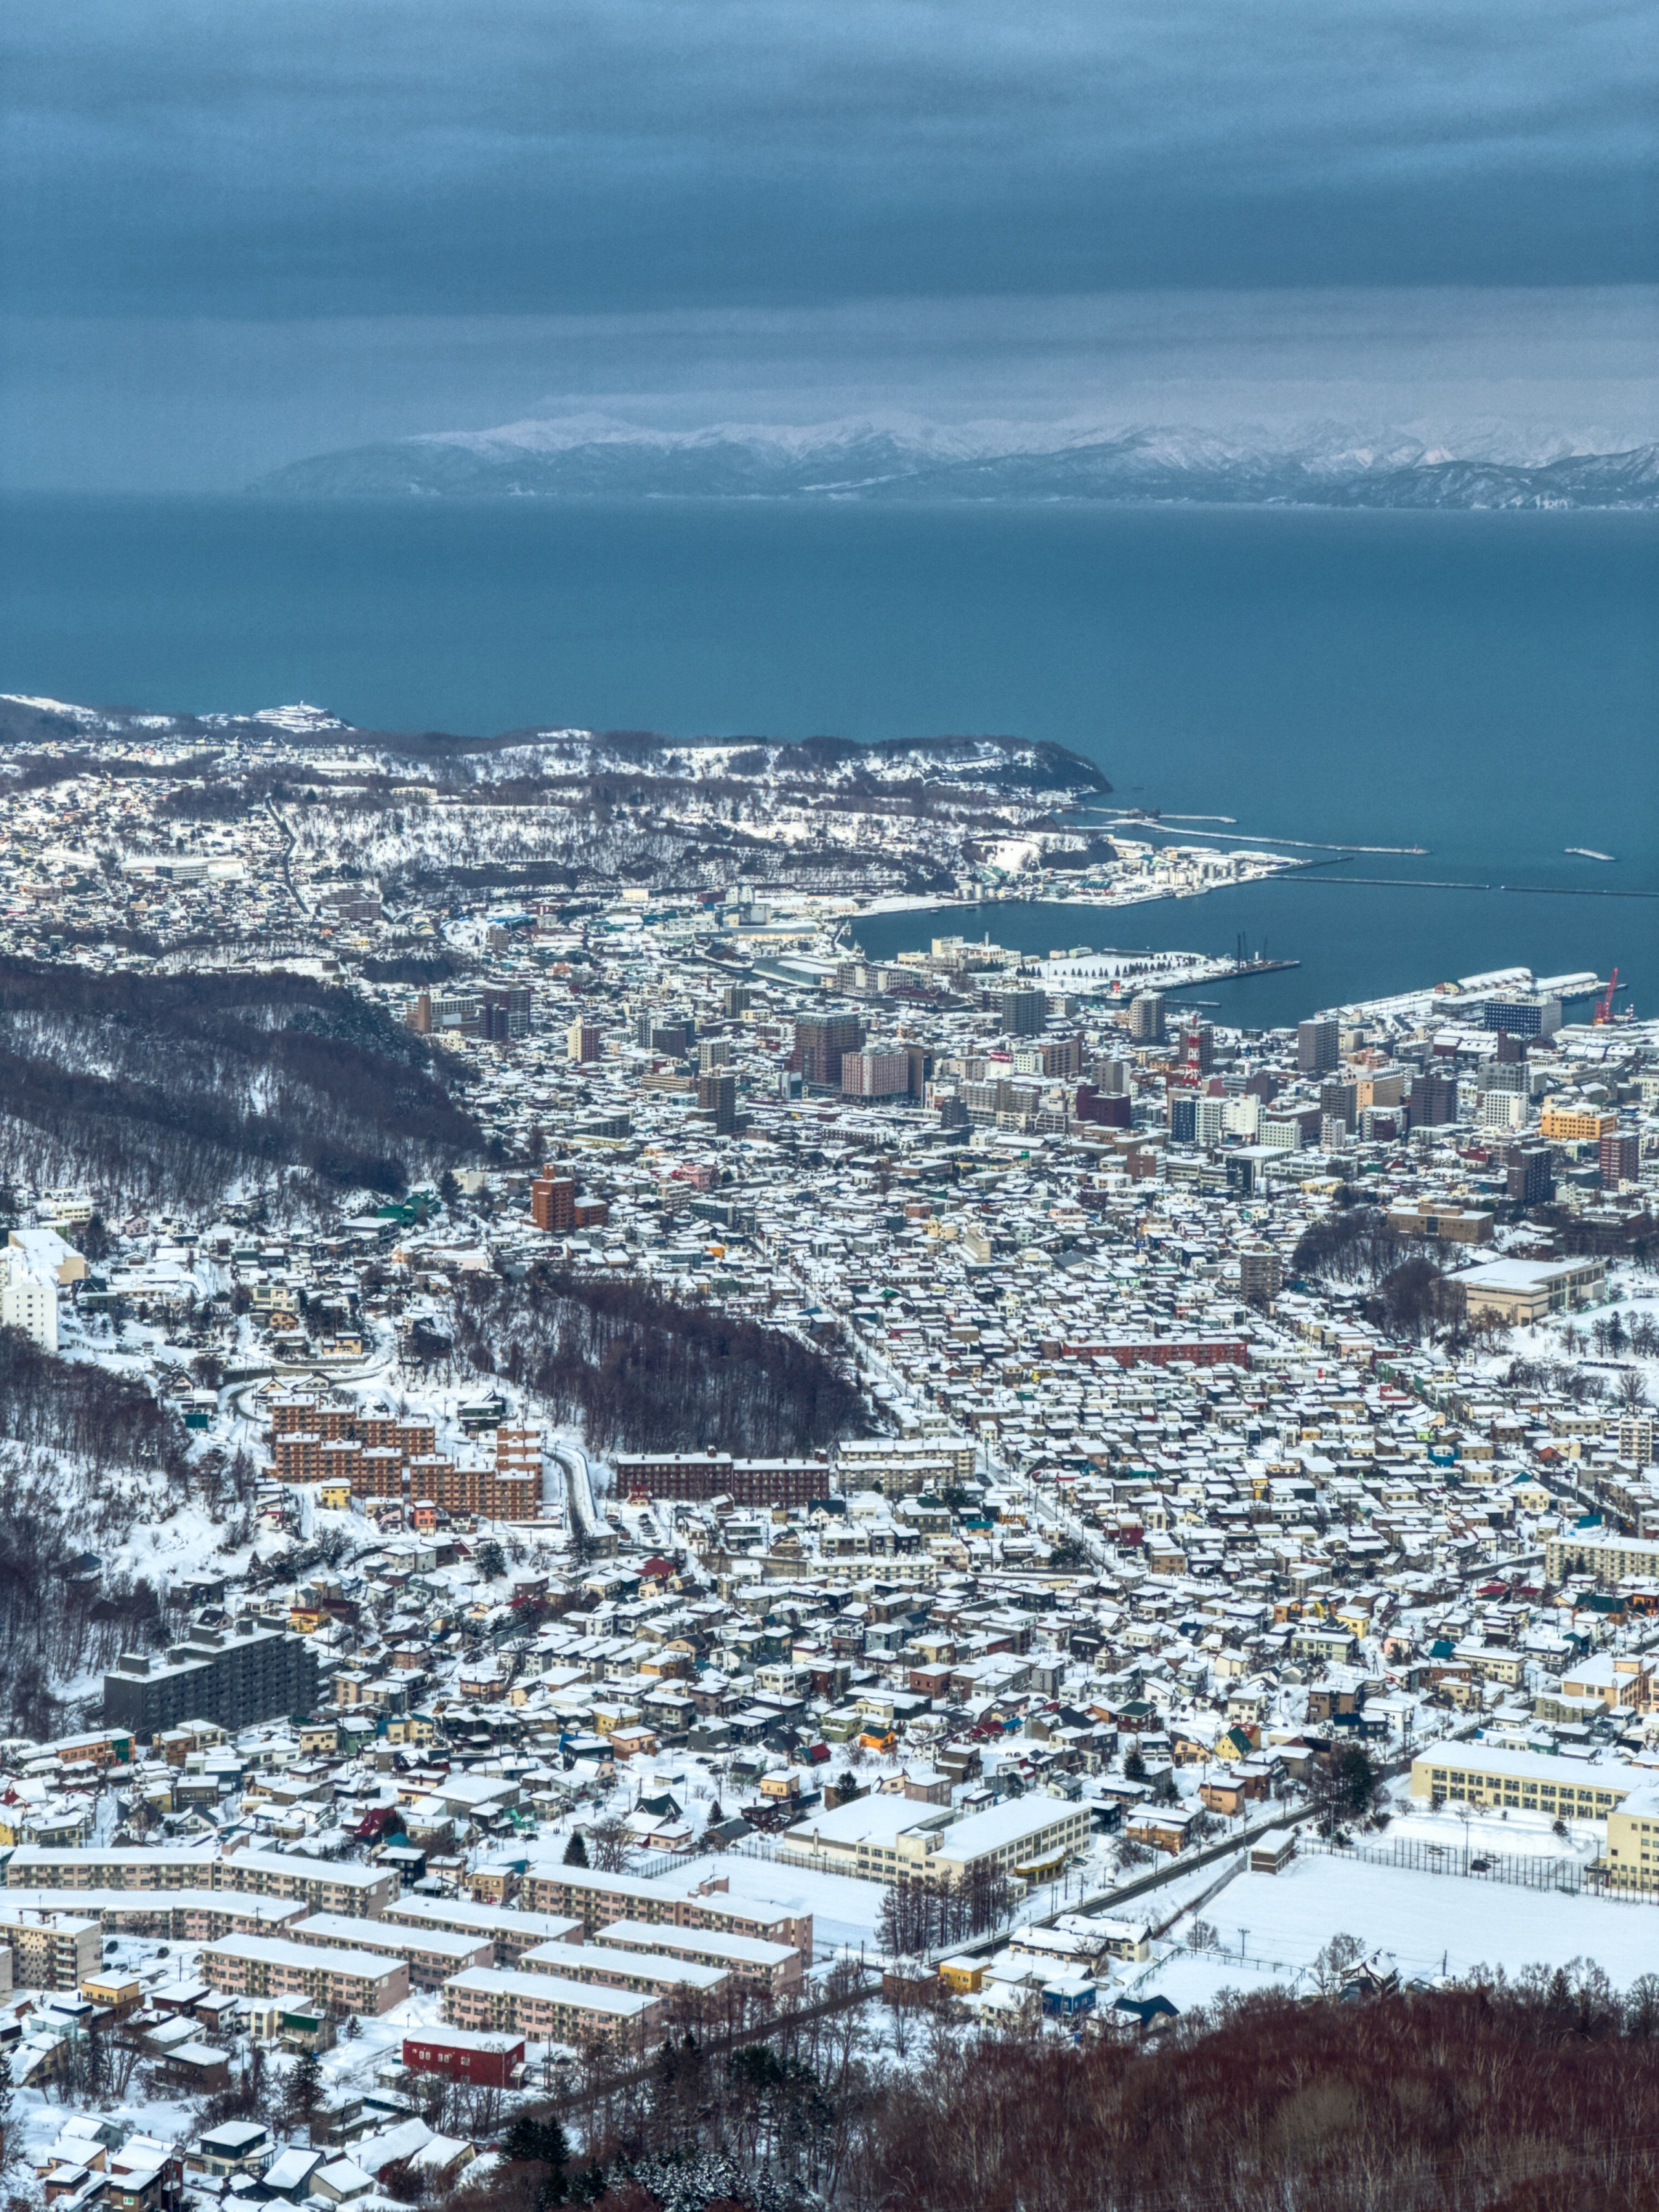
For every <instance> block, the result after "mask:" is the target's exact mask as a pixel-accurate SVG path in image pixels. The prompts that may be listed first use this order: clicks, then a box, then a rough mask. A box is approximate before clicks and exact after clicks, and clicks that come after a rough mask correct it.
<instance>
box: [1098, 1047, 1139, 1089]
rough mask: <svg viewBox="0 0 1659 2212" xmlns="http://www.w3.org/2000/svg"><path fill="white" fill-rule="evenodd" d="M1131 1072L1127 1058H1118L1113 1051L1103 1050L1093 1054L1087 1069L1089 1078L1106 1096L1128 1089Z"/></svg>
mask: <svg viewBox="0 0 1659 2212" xmlns="http://www.w3.org/2000/svg"><path fill="white" fill-rule="evenodd" d="M1132 1073H1133V1069H1132V1066H1131V1064H1130V1062H1129V1061H1128V1060H1121V1059H1119V1058H1118V1056H1117V1054H1115V1053H1104V1052H1103V1053H1097V1054H1096V1055H1095V1058H1094V1060H1093V1062H1092V1063H1091V1066H1090V1069H1089V1080H1090V1082H1091V1083H1092V1084H1093V1085H1094V1087H1095V1089H1096V1090H1097V1091H1102V1092H1103V1093H1104V1095H1105V1096H1106V1097H1108V1098H1115V1097H1116V1096H1117V1095H1118V1093H1119V1092H1120V1091H1127V1090H1128V1089H1129V1087H1130V1080H1131V1076H1132Z"/></svg>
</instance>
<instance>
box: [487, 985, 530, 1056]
mask: <svg viewBox="0 0 1659 2212" xmlns="http://www.w3.org/2000/svg"><path fill="white" fill-rule="evenodd" d="M531 998H532V993H531V988H530V986H529V984H528V983H487V984H486V985H485V986H484V987H483V990H482V991H480V992H479V994H478V1034H479V1035H480V1036H487V1037H493V1038H495V1041H496V1042H501V1040H502V1039H504V1038H507V1037H521V1036H529V1034H530V1006H531Z"/></svg>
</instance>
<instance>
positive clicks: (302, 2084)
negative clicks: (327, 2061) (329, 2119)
mask: <svg viewBox="0 0 1659 2212" xmlns="http://www.w3.org/2000/svg"><path fill="white" fill-rule="evenodd" d="M322 2100H323V2062H322V2060H321V2059H320V2058H319V2057H318V2056H317V2054H316V2052H315V2051H301V2053H300V2056H299V2057H298V2058H297V2059H296V2060H295V2064H294V2070H293V2072H292V2073H291V2074H290V2075H289V2077H288V2080H287V2081H286V2082H285V2083H284V2084H283V2122H284V2124H285V2125H287V2126H289V2127H290V2128H300V2129H306V2130H308V2129H309V2128H310V2125H311V2122H312V2119H313V2116H314V2114H315V2112H316V2110H317V2107H318V2106H319V2105H320V2104H321V2102H322Z"/></svg>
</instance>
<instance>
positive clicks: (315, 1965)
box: [197, 1936, 409, 2014]
mask: <svg viewBox="0 0 1659 2212" xmlns="http://www.w3.org/2000/svg"><path fill="white" fill-rule="evenodd" d="M197 1972H198V1973H199V1974H200V1975H201V1977H202V1978H203V1980H204V1981H205V1982H206V1983H207V1984H209V1986H210V1988H213V1989H216V1990H227V1991H228V1992H229V1993H230V1994H231V1995H233V1996H247V1997H289V1996H302V1997H309V1998H310V2000H311V2002H313V2004H326V2005H334V2006H337V2008H339V2009H340V2010H341V2011H342V2012H352V2013H363V2014H375V2013H383V2012H390V2011H391V2009H392V2006H393V2005H395V2004H401V2003H402V2002H403V2001H404V1998H405V1997H406V1996H408V1995H409V1967H408V1966H407V1964H406V1963H405V1962H404V1960H402V1959H388V1958H386V1957H385V1956H384V1955H383V1954H380V1953H379V1952H375V1951H360V1950H358V1949H356V1948H355V1947H354V1948H350V1949H346V1948H343V1947H340V1948H331V1947H330V1946H328V1945H326V1944H319V1943H290V1942H283V1940H282V1939H281V1938H280V1937H278V1936H221V1937H220V1939H219V1941H218V1942H216V1943H204V1945H203V1946H202V1948H201V1949H200V1951H199V1952H197Z"/></svg>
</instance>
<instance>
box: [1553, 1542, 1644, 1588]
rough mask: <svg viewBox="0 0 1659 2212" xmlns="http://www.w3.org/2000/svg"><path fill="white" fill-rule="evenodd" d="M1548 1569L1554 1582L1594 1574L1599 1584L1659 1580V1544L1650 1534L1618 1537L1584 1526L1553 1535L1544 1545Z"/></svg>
mask: <svg viewBox="0 0 1659 2212" xmlns="http://www.w3.org/2000/svg"><path fill="white" fill-rule="evenodd" d="M1544 1572H1545V1574H1546V1575H1547V1577H1548V1578H1549V1580H1550V1581H1551V1582H1553V1583H1559V1582H1565V1580H1566V1578H1567V1577H1568V1576H1569V1575H1594V1576H1595V1579H1596V1581H1597V1582H1598V1583H1634V1582H1650V1581H1656V1580H1659V1543H1655V1542H1654V1541H1653V1540H1652V1539H1651V1538H1650V1537H1645V1536H1618V1535H1614V1534H1612V1532H1611V1531H1610V1530H1608V1529H1606V1528H1583V1529H1580V1530H1577V1532H1576V1533H1575V1534H1571V1535H1568V1536H1552V1537H1551V1538H1550V1539H1549V1541H1548V1542H1547V1544H1546V1545H1545V1547H1544Z"/></svg>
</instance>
